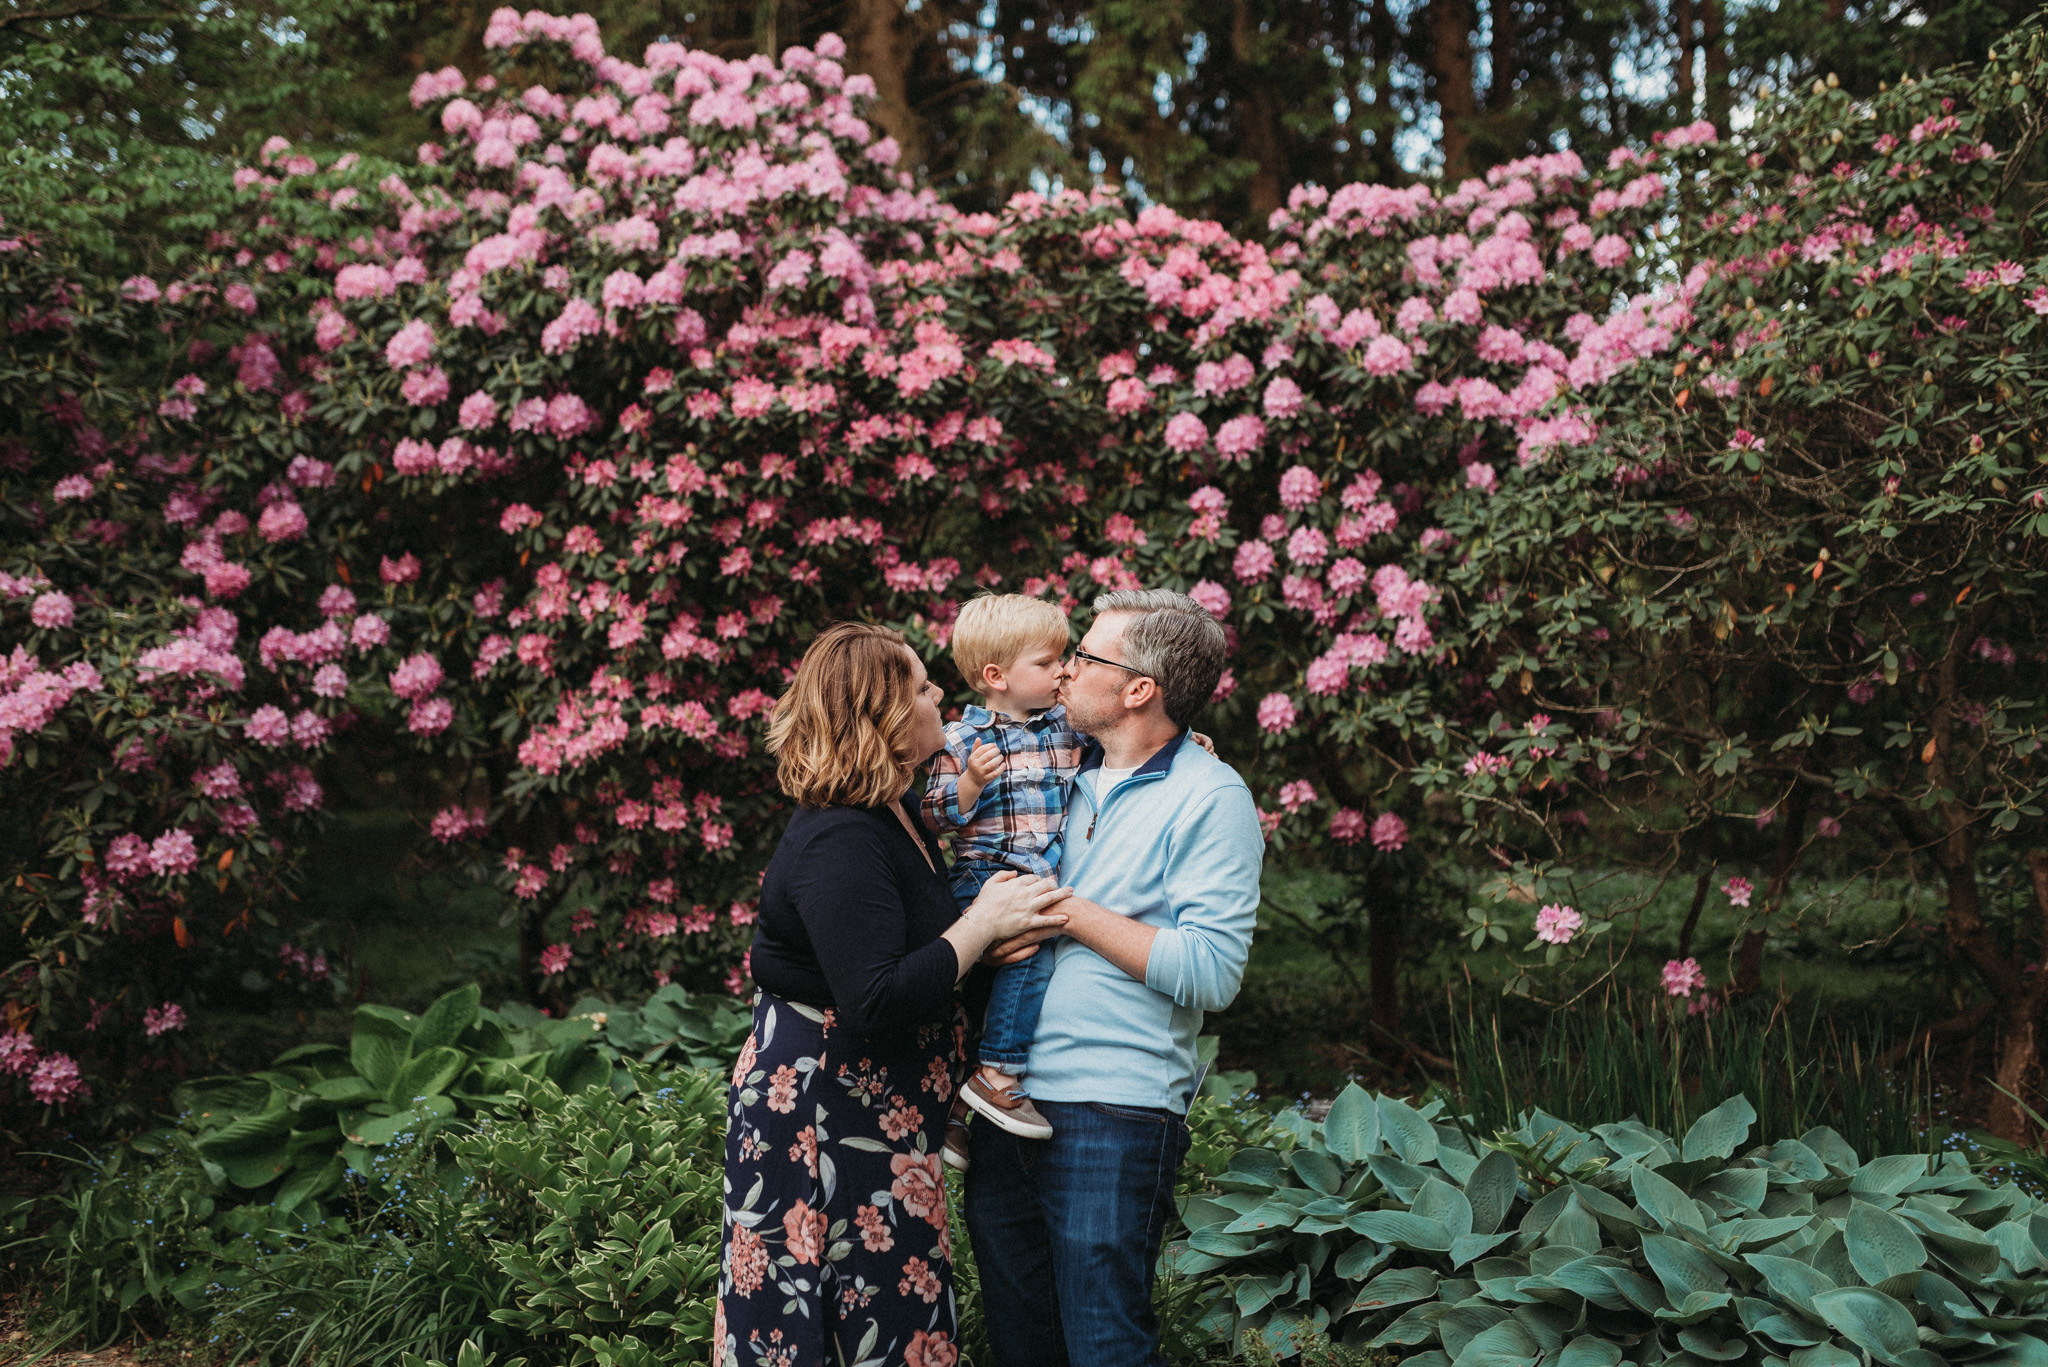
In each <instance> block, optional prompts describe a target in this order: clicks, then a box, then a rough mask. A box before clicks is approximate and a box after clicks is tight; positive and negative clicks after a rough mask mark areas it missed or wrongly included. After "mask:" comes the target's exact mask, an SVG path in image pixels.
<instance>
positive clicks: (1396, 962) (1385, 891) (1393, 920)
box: [1365, 873, 1404, 1040]
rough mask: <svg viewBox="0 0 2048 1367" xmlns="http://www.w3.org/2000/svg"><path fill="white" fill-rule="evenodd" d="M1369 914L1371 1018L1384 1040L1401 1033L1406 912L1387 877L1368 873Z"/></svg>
mask: <svg viewBox="0 0 2048 1367" xmlns="http://www.w3.org/2000/svg"><path fill="white" fill-rule="evenodd" d="M1365 886H1366V896H1367V898H1368V899H1369V901H1368V902H1367V913H1368V915H1369V916H1370V917H1371V923H1370V925H1369V926H1368V928H1367V932H1366V953H1367V955H1368V956H1369V961H1368V963H1367V965H1366V976H1367V978H1368V979H1369V980H1370V982H1371V984H1372V1004H1371V1012H1370V1016H1369V1019H1370V1020H1371V1021H1372V1023H1373V1025H1374V1026H1375V1027H1377V1028H1378V1030H1379V1031H1380V1032H1381V1037H1382V1038H1383V1039H1389V1040H1399V1039H1401V1038H1402V1034H1401V931H1402V921H1403V918H1404V912H1403V909H1402V907H1401V902H1400V899H1399V898H1398V897H1396V896H1394V894H1393V891H1392V890H1391V889H1390V888H1388V887H1387V886H1386V879H1385V878H1383V877H1375V876H1374V875H1372V874H1370V873H1368V874H1367V875H1366V885H1365Z"/></svg>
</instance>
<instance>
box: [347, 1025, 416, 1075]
mask: <svg viewBox="0 0 2048 1367" xmlns="http://www.w3.org/2000/svg"><path fill="white" fill-rule="evenodd" d="M411 1043H412V1041H411V1036H410V1034H409V1033H408V1032H407V1031H406V1030H405V1029H403V1028H401V1027H399V1026H396V1025H394V1024H393V1023H392V1022H391V1021H389V1020H386V1019H384V1018H382V1017H380V1016H376V1015H372V1014H370V1008H369V1007H367V1006H362V1007H357V1008H356V1025H355V1032H354V1034H353V1035H352V1036H351V1037H350V1039H349V1044H348V1061H349V1064H350V1066H352V1067H353V1068H354V1069H355V1070H356V1072H358V1073H360V1074H361V1075H362V1076H363V1077H364V1078H365V1079H366V1080H368V1082H369V1084H370V1085H371V1086H372V1087H375V1088H376V1089H377V1090H378V1091H379V1092H382V1091H384V1090H385V1089H386V1088H388V1087H389V1086H390V1085H391V1079H393V1078H395V1077H397V1076H398V1069H399V1066H400V1065H401V1064H403V1063H404V1062H405V1059H406V1055H407V1053H408V1052H409V1050H410V1047H411Z"/></svg>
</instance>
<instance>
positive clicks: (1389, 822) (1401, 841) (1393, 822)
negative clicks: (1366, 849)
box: [1372, 812, 1408, 854]
mask: <svg viewBox="0 0 2048 1367" xmlns="http://www.w3.org/2000/svg"><path fill="white" fill-rule="evenodd" d="M1407 843H1408V823H1407V822H1405V821H1403V820H1402V819H1401V818H1400V817H1398V816H1396V815H1394V814H1393V813H1392V812H1381V813H1380V814H1379V815H1378V816H1376V817H1374V818H1373V821H1372V847H1373V848H1374V849H1376V850H1384V851H1386V852H1388V853H1390V854H1391V853H1392V852H1393V851H1395V850H1398V849H1400V848H1401V847H1402V846H1403V845H1406V844H1407Z"/></svg>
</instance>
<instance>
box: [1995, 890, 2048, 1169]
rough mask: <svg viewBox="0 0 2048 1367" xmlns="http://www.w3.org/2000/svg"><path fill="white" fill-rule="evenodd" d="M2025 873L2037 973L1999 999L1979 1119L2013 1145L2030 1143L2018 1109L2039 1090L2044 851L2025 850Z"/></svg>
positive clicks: (2044, 983)
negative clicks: (1994, 1051) (1991, 1086)
mask: <svg viewBox="0 0 2048 1367" xmlns="http://www.w3.org/2000/svg"><path fill="white" fill-rule="evenodd" d="M2027 871H2028V872H2029V873H2030V874H2031V875H2032V881H2033V890H2034V912H2035V914H2036V915H2037V916H2039V917H2040V919H2041V926H2040V933H2041V939H2040V942H2039V947H2038V948H2037V949H2036V951H2035V960H2034V961H2035V962H2036V963H2037V964H2040V965H2041V967H2039V968H2037V969H2035V971H2034V974H2033V979H2032V981H2030V982H2028V983H2027V985H2026V989H2025V990H2024V991H2022V992H2018V993H2015V994H2013V995H2012V996H2010V997H2007V998H2005V999H2004V1006H2005V1009H2004V1011H2003V1012H2002V1013H2001V1014H2002V1016H2003V1019H2002V1020H2001V1021H2000V1026H2001V1029H2000V1030H1999V1038H1998V1066H1997V1068H1996V1069H1995V1071H1994V1072H1993V1075H1992V1079H1991V1080H1992V1081H1993V1082H1995V1083H1997V1084H1998V1088H1999V1090H1998V1091H1997V1092H1996V1093H1995V1094H1994V1095H1993V1096H1992V1098H1991V1107H1990V1111H1989V1113H1988V1114H1987V1115H1986V1117H1985V1128H1986V1129H1988V1130H1990V1131H1991V1133H1992V1134H1994V1135H1997V1136H1998V1137H1999V1138H2000V1139H2009V1140H2012V1141H2013V1142H2014V1143H2016V1144H2025V1143H2031V1142H2033V1140H2034V1138H2035V1136H2034V1126H2033V1123H2032V1121H2031V1120H2029V1118H2028V1116H2027V1113H2026V1111H2025V1110H2024V1109H2022V1103H2024V1104H2025V1105H2027V1106H2033V1105H2034V1100H2033V1099H2034V1098H2035V1097H2036V1096H2038V1095H2039V1093H2040V1087H2041V1006H2042V1000H2043V998H2044V996H2048V850H2029V851H2028V852H2027ZM2022 976H2024V975H2022ZM2034 1109H2035V1110H2037V1111H2038V1110H2039V1109H2040V1108H2039V1107H2038V1106H2034Z"/></svg>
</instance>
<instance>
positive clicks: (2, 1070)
mask: <svg viewBox="0 0 2048 1367" xmlns="http://www.w3.org/2000/svg"><path fill="white" fill-rule="evenodd" d="M37 1057H38V1055H37V1053H36V1042H35V1040H33V1039H32V1038H30V1037H29V1033H28V1031H26V1030H9V1031H7V1032H5V1033H4V1034H0V1074H4V1075H6V1076H8V1077H24V1076H26V1075H27V1074H29V1073H32V1072H34V1071H35V1066H36V1058H37Z"/></svg>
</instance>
